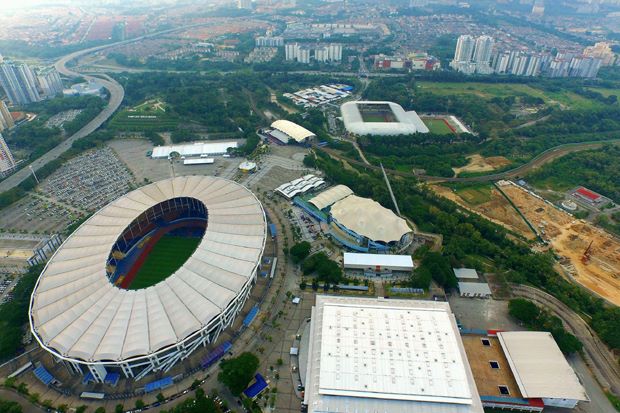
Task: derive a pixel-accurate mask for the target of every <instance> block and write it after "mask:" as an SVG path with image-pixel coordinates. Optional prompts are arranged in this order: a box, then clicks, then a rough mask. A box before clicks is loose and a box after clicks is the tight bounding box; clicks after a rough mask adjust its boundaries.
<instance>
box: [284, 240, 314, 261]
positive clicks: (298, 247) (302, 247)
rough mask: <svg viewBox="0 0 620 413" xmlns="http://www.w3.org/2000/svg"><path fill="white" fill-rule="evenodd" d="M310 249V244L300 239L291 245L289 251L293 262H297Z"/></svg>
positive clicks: (301, 259) (304, 256)
mask: <svg viewBox="0 0 620 413" xmlns="http://www.w3.org/2000/svg"><path fill="white" fill-rule="evenodd" d="M311 249H312V245H310V243H309V242H308V241H302V242H300V243H298V244H295V245H293V246H292V247H291V250H290V251H289V253H290V254H291V256H292V257H293V262H294V263H299V262H301V261H303V260H304V259H305V258H306V257H307V256H308V255H309V254H310V250H311Z"/></svg>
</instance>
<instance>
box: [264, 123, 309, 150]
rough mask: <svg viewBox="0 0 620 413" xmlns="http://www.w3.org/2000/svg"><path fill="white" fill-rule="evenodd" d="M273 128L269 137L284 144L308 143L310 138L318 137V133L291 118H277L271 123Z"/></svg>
mask: <svg viewBox="0 0 620 413" xmlns="http://www.w3.org/2000/svg"><path fill="white" fill-rule="evenodd" d="M271 128H272V130H271V131H270V132H269V137H271V138H273V139H275V140H276V141H278V142H279V143H283V144H287V143H307V142H308V141H309V140H310V139H312V138H315V137H316V135H315V134H314V133H312V132H310V131H309V130H308V129H306V128H304V127H303V126H300V125H298V124H296V123H294V122H291V121H290V120H276V121H275V122H273V123H272V124H271ZM273 139H272V140H273Z"/></svg>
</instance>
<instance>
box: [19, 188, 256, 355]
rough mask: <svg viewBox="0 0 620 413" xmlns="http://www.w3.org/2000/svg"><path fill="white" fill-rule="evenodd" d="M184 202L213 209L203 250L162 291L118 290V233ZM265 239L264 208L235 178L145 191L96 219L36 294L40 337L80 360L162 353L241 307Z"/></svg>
mask: <svg viewBox="0 0 620 413" xmlns="http://www.w3.org/2000/svg"><path fill="white" fill-rule="evenodd" d="M177 197H190V198H194V199H196V200H198V201H200V202H202V203H203V204H204V205H205V207H206V209H207V211H208V225H207V228H206V231H205V233H204V236H203V239H202V241H201V242H200V244H199V246H198V248H197V249H196V251H195V252H194V253H193V255H192V256H191V257H190V258H189V259H188V260H187V261H186V262H185V264H183V266H182V267H181V268H180V269H179V270H177V271H176V272H175V273H174V274H172V275H170V276H169V277H168V278H167V279H165V280H164V281H161V282H159V283H158V284H156V285H154V286H151V287H148V288H145V289H140V290H125V289H120V288H118V287H116V286H114V285H113V284H112V283H111V282H110V281H109V279H108V277H107V272H106V261H107V259H108V257H109V255H110V252H111V249H112V247H113V246H114V244H115V242H116V241H117V239H118V238H119V236H120V235H121V234H122V233H123V231H124V230H125V229H126V228H127V227H128V226H129V225H130V224H131V223H132V221H133V220H134V219H136V218H138V217H139V216H140V215H141V214H142V213H143V212H144V211H145V210H148V209H149V208H151V207H153V206H154V205H157V204H159V203H161V202H164V201H166V200H169V199H171V198H177ZM265 239H266V220H265V214H264V211H263V208H262V206H261V204H260V202H259V201H258V200H257V199H256V197H255V196H254V195H253V194H252V193H251V192H250V191H249V190H248V189H246V188H245V187H243V186H241V185H239V184H237V183H235V182H232V181H228V180H225V179H221V178H214V177H205V176H191V177H178V178H174V179H168V180H164V181H160V182H156V183H153V184H150V185H147V186H144V187H142V188H140V189H137V190H135V191H132V192H130V193H128V194H126V195H124V196H122V197H120V198H118V199H117V200H116V201H114V202H112V203H110V204H109V205H107V206H105V207H104V208H102V209H101V210H99V211H98V212H97V213H95V214H94V215H93V216H92V217H91V218H89V219H88V220H87V221H86V222H85V223H84V224H82V225H81V226H80V227H79V228H78V229H77V230H76V231H75V232H74V233H73V234H72V235H71V236H69V237H68V238H67V240H66V241H65V242H64V243H63V245H62V246H61V247H60V248H59V249H58V251H57V252H56V253H55V254H54V256H53V257H52V258H51V260H50V261H49V262H48V264H47V266H46V267H45V269H44V270H43V272H42V273H41V276H40V277H39V279H38V281H37V284H36V286H35V289H34V292H33V294H32V297H31V302H30V322H31V328H32V331H33V333H34V335H35V337H36V338H37V340H38V341H39V343H40V344H41V345H42V346H43V347H45V348H46V349H47V350H48V351H51V352H52V353H54V354H55V355H57V356H59V357H61V358H64V359H70V360H76V361H78V362H80V361H87V362H89V361H92V362H96V361H101V360H113V361H121V360H126V359H128V358H134V357H135V358H139V357H142V356H145V355H149V354H153V353H156V352H158V351H160V350H161V351H164V349H165V348H167V347H168V346H172V345H174V344H177V343H181V342H183V341H184V340H186V339H187V338H188V337H190V336H191V335H193V334H194V333H196V332H198V331H200V330H202V329H204V328H206V327H207V326H208V325H210V323H212V322H213V321H214V320H218V319H219V316H220V315H221V314H222V312H223V311H224V310H225V309H226V308H227V306H229V305H230V304H231V303H232V302H235V301H236V299H237V297H238V295H239V293H240V291H241V290H242V289H243V288H244V287H245V286H246V284H247V283H249V282H251V280H252V277H253V274H255V272H256V268H257V266H258V263H259V262H260V259H261V255H262V252H263V249H264V244H265Z"/></svg>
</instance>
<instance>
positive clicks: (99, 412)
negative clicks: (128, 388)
mask: <svg viewBox="0 0 620 413" xmlns="http://www.w3.org/2000/svg"><path fill="white" fill-rule="evenodd" d="M95 413H105V407H103V406H99V407H97V408H96V409H95Z"/></svg>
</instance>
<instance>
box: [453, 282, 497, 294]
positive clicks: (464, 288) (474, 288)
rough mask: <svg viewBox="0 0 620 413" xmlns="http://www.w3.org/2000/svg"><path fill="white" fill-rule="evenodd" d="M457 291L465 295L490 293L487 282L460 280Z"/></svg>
mask: <svg viewBox="0 0 620 413" xmlns="http://www.w3.org/2000/svg"><path fill="white" fill-rule="evenodd" d="M459 291H460V292H461V294H467V295H491V289H490V288H489V284H487V283H471V282H460V283H459Z"/></svg>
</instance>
